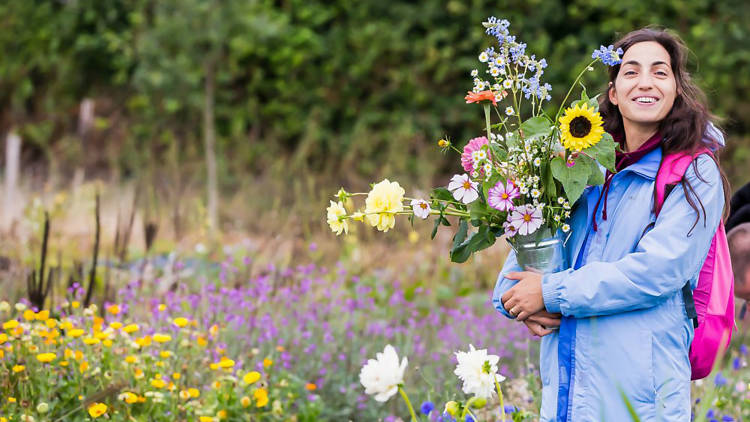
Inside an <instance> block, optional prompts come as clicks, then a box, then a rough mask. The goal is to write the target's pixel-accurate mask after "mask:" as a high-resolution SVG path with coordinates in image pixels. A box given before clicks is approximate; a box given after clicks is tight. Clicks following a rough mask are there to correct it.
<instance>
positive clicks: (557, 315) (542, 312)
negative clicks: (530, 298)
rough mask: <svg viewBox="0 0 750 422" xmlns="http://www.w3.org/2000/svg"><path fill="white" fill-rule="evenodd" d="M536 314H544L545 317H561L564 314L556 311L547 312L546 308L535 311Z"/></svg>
mask: <svg viewBox="0 0 750 422" xmlns="http://www.w3.org/2000/svg"><path fill="white" fill-rule="evenodd" d="M534 315H539V316H543V317H545V318H555V319H561V318H562V314H561V313H559V312H555V313H554V314H553V313H551V312H547V311H546V310H541V311H539V312H537V313H535V314H534Z"/></svg>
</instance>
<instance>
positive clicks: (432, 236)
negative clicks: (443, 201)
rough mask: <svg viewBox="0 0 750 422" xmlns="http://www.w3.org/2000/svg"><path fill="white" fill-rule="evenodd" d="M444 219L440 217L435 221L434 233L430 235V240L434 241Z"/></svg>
mask: <svg viewBox="0 0 750 422" xmlns="http://www.w3.org/2000/svg"><path fill="white" fill-rule="evenodd" d="M442 218H443V216H442V215H438V216H437V218H436V219H435V224H434V225H433V226H432V233H430V239H434V238H435V235H436V234H437V229H438V227H440V220H441V219H442Z"/></svg>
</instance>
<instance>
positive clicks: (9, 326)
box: [3, 319, 18, 330]
mask: <svg viewBox="0 0 750 422" xmlns="http://www.w3.org/2000/svg"><path fill="white" fill-rule="evenodd" d="M16 327H18V321H16V320H15V319H11V320H10V321H6V322H4V323H3V330H12V329H14V328H16Z"/></svg>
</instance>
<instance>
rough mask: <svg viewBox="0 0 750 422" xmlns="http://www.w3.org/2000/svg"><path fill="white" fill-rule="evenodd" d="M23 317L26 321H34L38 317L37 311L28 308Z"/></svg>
mask: <svg viewBox="0 0 750 422" xmlns="http://www.w3.org/2000/svg"><path fill="white" fill-rule="evenodd" d="M23 319H25V320H26V321H33V320H34V319H36V313H35V312H34V311H32V310H31V309H27V310H25V311H23Z"/></svg>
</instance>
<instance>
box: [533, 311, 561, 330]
mask: <svg viewBox="0 0 750 422" xmlns="http://www.w3.org/2000/svg"><path fill="white" fill-rule="evenodd" d="M540 314H541V312H537V313H535V314H534V315H530V316H529V318H528V319H529V321H533V322H536V323H538V324H541V325H543V326H545V327H559V326H560V318H554V317H547V316H544V315H540Z"/></svg>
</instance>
